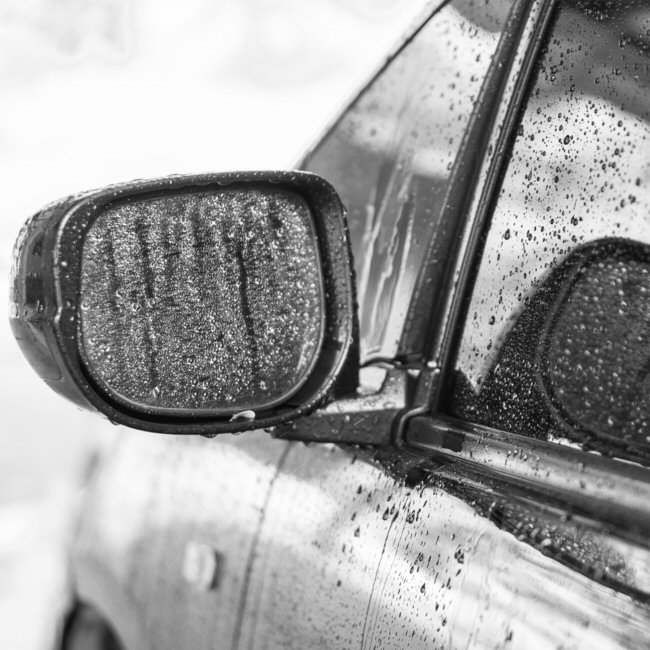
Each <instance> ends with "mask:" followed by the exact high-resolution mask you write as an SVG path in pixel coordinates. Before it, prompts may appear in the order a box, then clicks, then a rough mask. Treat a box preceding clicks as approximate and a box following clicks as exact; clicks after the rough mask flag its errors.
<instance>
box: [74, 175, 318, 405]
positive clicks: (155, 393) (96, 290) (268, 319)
mask: <svg viewBox="0 0 650 650" xmlns="http://www.w3.org/2000/svg"><path fill="white" fill-rule="evenodd" d="M323 329H324V292H323V281H322V277H321V265H320V258H319V253H318V244H317V240H316V234H315V230H314V224H313V219H312V215H311V212H310V210H309V207H308V205H307V203H306V202H305V200H304V199H303V198H302V196H301V195H299V194H297V193H294V192H291V191H289V190H285V189H282V188H279V187H272V186H271V187H270V186H268V185H259V186H257V185H251V184H250V183H247V184H246V185H241V186H237V185H231V186H228V187H223V188H217V189H209V190H207V189H206V190H203V189H201V190H200V191H197V190H187V191H183V192H182V193H175V194H166V195H158V196H156V195H152V196H149V197H147V198H144V199H139V200H137V201H133V200H132V201H129V202H125V203H122V204H117V205H115V206H114V207H111V208H109V209H107V210H106V211H105V212H103V213H102V214H101V215H100V216H99V217H98V218H97V219H96V220H95V221H94V223H93V224H92V225H91V227H90V229H89V230H88V232H87V234H86V238H85V241H84V245H83V251H82V260H81V296H80V318H79V340H80V343H81V345H80V347H81V349H82V356H83V357H84V362H85V364H86V367H87V369H88V372H89V374H90V376H91V377H92V378H93V380H94V381H95V382H96V383H97V384H98V385H99V386H100V387H101V388H103V389H104V390H105V391H106V392H107V393H108V394H109V395H110V396H111V397H112V398H113V399H115V400H117V401H118V402H120V403H122V404H125V405H127V406H128V405H138V406H140V407H142V406H144V407H146V408H148V409H149V410H150V412H152V413H157V412H160V413H161V414H163V413H164V414H169V413H170V412H174V413H177V414H181V415H182V414H184V413H185V414H189V413H191V414H193V415H197V414H205V415H210V414H221V415H223V414H228V413H237V412H239V411H243V410H255V409H261V408H265V407H270V406H273V405H275V404H277V403H279V402H281V401H283V400H285V399H286V398H287V397H289V396H290V395H291V394H293V393H294V392H296V391H297V390H298V389H299V388H300V386H301V385H302V384H303V383H304V382H305V380H306V379H307V377H308V375H309V372H310V370H311V369H312V367H313V365H314V364H315V361H316V359H317V357H318V353H319V349H320V346H321V341H322V337H323Z"/></svg>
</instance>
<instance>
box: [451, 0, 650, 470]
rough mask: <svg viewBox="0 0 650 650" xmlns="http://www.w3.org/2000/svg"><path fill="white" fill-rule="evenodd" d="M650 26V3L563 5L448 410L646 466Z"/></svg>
mask: <svg viewBox="0 0 650 650" xmlns="http://www.w3.org/2000/svg"><path fill="white" fill-rule="evenodd" d="M648 15H649V14H648V8H647V4H646V2H645V1H644V0H635V1H625V2H593V1H590V0H573V1H571V2H569V1H568V0H567V1H564V2H560V6H559V9H558V13H557V15H556V19H555V22H554V24H553V26H552V28H551V30H550V35H549V37H548V41H547V43H546V45H545V47H544V49H543V51H542V53H541V55H540V60H539V62H538V66H537V71H536V73H535V74H534V76H533V81H532V84H531V88H530V90H529V95H528V99H527V102H526V105H525V108H524V110H523V114H522V116H521V120H520V124H519V127H518V132H517V135H516V139H515V141H514V144H513V147H512V152H511V155H510V159H509V161H508V164H507V169H506V171H505V175H504V178H503V182H502V188H501V192H500V195H499V197H498V200H497V202H496V205H495V207H494V213H493V215H492V218H491V224H490V225H489V228H488V231H487V233H486V236H485V241H484V249H483V251H484V252H483V254H482V258H481V260H480V262H479V264H478V268H477V271H476V277H475V284H474V287H473V289H472V293H471V296H470V298H469V303H468V306H467V312H466V314H467V315H466V322H465V325H464V328H463V332H462V335H461V339H460V342H459V347H458V350H457V356H456V361H455V373H454V383H453V386H452V388H451V394H450V396H449V400H448V402H447V403H448V408H449V409H450V410H451V412H452V413H453V414H454V415H456V416H459V417H461V418H464V419H467V420H470V421H474V422H478V423H482V424H487V425H489V426H494V427H498V428H500V429H504V430H507V431H511V432H514V433H518V434H522V435H528V436H534V437H538V438H545V439H554V440H562V439H564V440H566V439H569V440H573V441H574V442H580V443H583V444H586V445H588V446H589V445H591V446H593V447H595V448H598V449H600V450H601V451H604V452H607V453H614V454H616V455H619V456H623V457H628V458H633V459H635V460H642V461H644V462H645V461H646V460H647V458H646V455H647V457H648V458H650V444H649V441H650V437H646V436H649V435H650V431H648V421H649V416H650V403H649V401H648V396H650V299H649V298H650V102H649V97H650V93H649V90H650V28H649V27H648V25H650V23H648V22H647V17H648ZM643 16H645V17H646V20H643V19H642V18H643Z"/></svg>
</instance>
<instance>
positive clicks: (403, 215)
mask: <svg viewBox="0 0 650 650" xmlns="http://www.w3.org/2000/svg"><path fill="white" fill-rule="evenodd" d="M438 4H439V3H438ZM511 4H512V2H511V0H501V1H499V2H493V3H491V4H490V5H489V6H485V5H484V4H483V3H481V4H480V6H479V5H478V3H474V2H471V1H469V0H456V1H454V2H450V3H445V5H444V6H443V7H442V8H441V9H440V10H439V11H437V12H436V13H434V14H433V15H432V16H431V18H430V19H429V20H428V21H426V22H425V24H424V25H423V26H422V27H421V29H420V30H419V31H418V32H417V33H416V34H415V36H414V37H413V38H412V39H411V40H410V41H409V42H408V43H407V44H406V45H405V46H404V48H403V49H402V50H401V51H400V52H399V53H398V55H397V56H396V57H395V58H393V59H392V60H391V61H390V62H389V63H388V64H387V66H386V67H385V68H384V69H383V70H382V71H381V72H380V73H379V74H378V75H377V77H376V78H375V79H374V80H373V81H372V82H371V83H370V84H369V85H368V86H367V88H366V89H365V90H364V91H363V92H362V93H361V94H360V95H359V97H358V98H357V99H356V100H355V101H354V102H353V103H352V105H351V106H350V107H349V108H348V109H347V110H346V111H345V112H344V113H343V115H342V117H341V118H340V119H339V120H338V122H336V123H335V125H334V126H333V128H332V129H331V131H330V132H329V133H328V134H326V136H325V137H324V139H323V140H322V141H321V142H320V143H319V144H318V146H317V147H316V148H315V149H314V150H313V152H312V153H311V154H309V155H308V156H307V158H306V160H305V161H304V163H303V167H304V168H305V169H308V170H310V171H314V172H316V173H319V174H321V175H323V176H324V177H325V178H327V179H328V180H330V181H331V182H332V184H333V185H334V186H335V187H336V188H337V190H338V192H339V194H340V195H341V198H342V200H343V202H344V204H345V205H346V207H347V210H348V221H349V225H350V236H351V240H352V249H353V254H354V259H355V266H356V276H357V292H358V301H359V317H360V330H361V332H360V334H361V336H360V338H361V360H362V362H364V361H368V360H371V359H373V358H387V359H393V358H395V357H399V356H406V355H417V353H418V352H421V350H411V349H409V350H403V349H400V338H401V335H402V331H403V329H404V325H405V322H406V320H407V316H408V309H409V305H410V304H411V298H412V296H413V293H414V289H415V282H416V277H417V274H418V271H419V269H420V266H421V265H422V262H423V258H424V254H425V251H427V249H428V247H429V246H433V247H434V248H435V249H436V252H437V254H438V255H439V263H438V269H439V273H440V275H442V272H443V270H444V263H445V255H446V254H447V252H448V250H449V248H450V246H449V241H448V240H449V238H450V237H451V236H452V231H453V229H452V228H445V225H444V224H441V223H440V219H441V214H442V208H443V204H444V197H445V190H446V188H447V185H448V183H449V180H450V175H451V170H452V166H453V164H454V160H455V157H456V154H457V153H458V150H459V148H460V144H461V140H462V137H463V134H464V131H465V128H466V127H467V124H468V121H469V118H470V115H471V113H472V110H473V108H474V102H475V100H476V97H477V95H478V93H479V90H480V88H481V84H482V82H483V80H484V77H485V75H486V72H487V69H488V66H489V64H490V60H491V57H492V56H493V54H494V51H495V48H496V45H497V42H498V40H499V37H500V35H501V30H502V27H503V24H504V22H505V20H506V18H507V16H508V13H509V9H510V6H511ZM428 281H429V282H434V283H435V282H441V277H431V278H428Z"/></svg>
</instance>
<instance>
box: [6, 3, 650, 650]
mask: <svg viewBox="0 0 650 650" xmlns="http://www.w3.org/2000/svg"><path fill="white" fill-rule="evenodd" d="M433 5H434V6H432V7H431V9H430V11H429V12H428V13H427V15H426V16H424V17H423V19H422V21H421V24H419V25H417V26H416V27H415V29H414V30H413V32H412V33H409V34H407V35H405V37H404V39H403V41H402V42H401V43H400V45H399V47H398V48H397V50H396V51H395V52H394V53H393V54H392V55H391V56H390V57H389V58H388V60H387V62H386V64H385V65H384V66H383V67H382V68H381V69H380V70H379V71H378V72H377V74H376V75H375V76H374V77H373V78H372V79H371V80H370V82H369V83H368V85H367V86H366V87H365V88H364V89H363V90H362V91H361V92H360V94H359V95H358V97H356V99H354V101H353V102H352V103H351V104H350V105H349V106H347V107H345V109H344V110H343V111H342V113H341V115H340V117H339V118H338V119H337V120H336V121H335V122H334V123H333V124H332V125H331V127H330V128H329V129H328V130H327V131H326V133H325V134H324V135H323V137H322V138H321V139H320V140H319V141H318V142H317V144H316V145H315V146H314V147H313V148H312V149H311V150H310V151H309V152H308V153H307V154H306V155H305V156H304V158H303V159H302V160H301V161H300V162H299V164H298V165H297V166H296V168H297V170H300V171H297V170H296V171H289V172H260V173H256V174H251V173H232V174H214V175H203V176H191V177H171V178H167V179H158V180H155V181H147V182H142V181H138V182H133V183H131V184H128V185H119V186H114V187H110V188H105V189H103V190H98V191H94V192H88V193H85V194H80V195H76V196H73V197H68V198H67V199H65V200H63V201H60V202H58V203H55V204H52V205H50V206H48V207H47V208H45V209H44V210H43V211H42V212H41V213H39V214H38V215H36V216H35V217H34V218H33V219H32V220H30V221H29V222H28V224H27V225H26V226H25V228H24V230H23V232H22V234H21V236H20V238H19V241H18V244H17V248H16V269H15V272H14V277H13V284H12V301H13V302H12V304H13V307H12V309H13V311H12V315H13V319H12V326H13V328H14V332H15V333H16V336H17V338H18V340H19V342H20V344H21V346H22V347H23V350H24V352H25V354H26V356H27V357H28V359H29V360H30V362H31V363H32V365H33V366H34V367H35V369H36V370H37V371H38V372H39V373H40V374H41V376H42V377H43V378H44V379H45V380H46V381H47V382H48V383H49V384H50V385H51V386H52V387H53V388H54V389H55V390H57V391H59V392H61V393H62V394H64V395H66V396H67V397H69V398H70V399H72V400H73V401H75V402H76V403H77V404H79V405H82V406H84V407H86V408H91V409H94V410H96V411H99V412H100V413H103V414H104V415H106V416H107V417H108V418H109V419H110V420H111V421H113V422H116V423H120V424H125V425H127V426H129V427H132V428H135V429H142V430H144V431H148V432H159V433H166V434H173V435H151V434H137V433H132V432H127V433H124V435H123V436H122V437H121V438H120V442H119V444H118V445H116V446H115V448H113V449H112V451H111V452H110V453H108V454H106V455H105V456H104V457H103V458H102V460H101V462H100V464H99V465H98V467H97V469H96V470H95V472H94V474H93V476H92V479H91V482H90V484H89V486H88V490H87V495H86V498H85V501H84V505H83V508H82V511H81V513H80V518H79V522H78V529H77V534H76V538H75V541H74V544H73V545H72V548H71V549H70V573H71V585H72V593H71V600H70V603H71V604H70V611H69V614H68V617H67V619H66V621H65V623H64V625H63V626H62V635H61V643H62V647H63V648H64V649H68V650H71V649H77V648H82V647H83V648H98V649H99V648H102V649H107V648H125V649H128V650H131V649H138V648H155V649H156V650H161V649H162V648H170V649H171V648H190V647H191V648H197V649H198V648H352V647H354V648H356V647H358V648H363V649H366V648H368V649H370V648H378V649H379V648H434V647H436V648H437V647H440V648H443V647H444V648H447V647H450V648H466V647H472V648H474V647H489V648H506V647H513V648H533V647H534V648H541V647H552V648H574V647H585V648H592V647H598V648H602V647H632V648H639V647H644V646H645V645H646V644H647V638H648V632H649V630H650V610H648V604H647V603H648V600H649V599H650V586H649V585H648V584H646V580H647V579H649V578H650V574H649V567H650V563H649V560H650V557H649V555H648V550H649V546H648V533H650V470H648V465H649V464H650V431H649V430H648V419H649V417H650V403H649V399H650V398H649V395H650V393H649V388H650V374H649V373H650V355H649V354H648V349H649V348H648V343H649V339H650V300H648V296H650V102H649V101H648V99H649V93H648V89H649V87H650V22H648V16H649V15H650V14H649V13H648V9H647V6H646V4H645V3H644V2H642V1H641V0H634V1H633V0H629V1H628V0H625V1H620V2H613V1H609V0H601V1H598V2H589V1H587V0H559V1H557V2H553V1H551V0H539V1H537V0H533V1H530V0H529V1H523V0H510V1H508V0H502V1H494V2H489V1H488V2H483V1H480V2H478V1H473V0H455V1H452V2H438V3H433ZM323 179H326V180H323ZM339 197H340V198H339ZM344 206H345V208H344ZM255 429H256V430H257V431H255V432H253V430H255ZM244 431H250V433H245V434H243V435H241V436H235V435H229V434H232V433H239V432H244ZM192 434H194V435H192ZM217 434H218V435H217ZM222 434H223V435H222ZM269 434H270V435H269ZM303 443H307V444H303Z"/></svg>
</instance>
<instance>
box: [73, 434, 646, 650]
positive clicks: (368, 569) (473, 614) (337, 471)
mask: <svg viewBox="0 0 650 650" xmlns="http://www.w3.org/2000/svg"><path fill="white" fill-rule="evenodd" d="M127 477H128V484H129V485H130V488H131V490H130V493H129V494H128V495H126V494H123V493H119V492H118V491H116V490H115V489H113V488H114V486H115V485H118V484H120V482H122V481H125V480H127ZM88 506H89V507H88V508H87V510H86V517H85V521H84V523H83V526H82V528H81V531H80V533H81V535H80V537H79V538H78V540H79V541H78V544H77V549H76V550H77V555H76V557H77V563H78V564H77V570H78V571H79V575H80V576H81V578H80V588H81V590H82V593H86V594H87V595H92V594H93V593H95V591H94V590H96V587H95V586H93V584H92V581H93V576H95V577H96V576H101V575H103V573H106V574H108V575H111V576H113V581H112V582H111V583H110V590H108V589H107V584H108V583H107V582H104V583H98V584H101V585H102V588H103V589H104V593H103V596H102V598H103V600H104V602H106V603H119V602H121V603H128V607H124V608H123V610H122V611H120V612H119V615H118V618H117V620H119V621H120V623H121V625H122V626H123V629H125V630H135V629H136V628H137V626H139V629H140V632H141V633H144V632H146V636H147V638H148V639H149V642H150V644H151V647H153V648H157V649H160V650H163V649H164V648H170V649H171V648H178V647H186V646H187V647H189V646H191V647H192V648H195V649H196V650H202V649H213V648H215V649H216V648H236V649H237V650H241V649H252V648H269V649H271V648H278V649H279V648H284V649H287V648H295V649H296V650H297V649H301V650H302V649H303V648H318V647H322V648H349V647H352V648H367V649H370V648H376V649H377V650H387V649H393V650H397V649H401V648H405V647H408V648H423V649H424V648H465V647H476V648H542V649H545V648H549V649H550V648H553V649H557V648H558V647H567V648H578V647H581V648H582V647H584V648H589V647H594V648H595V647H598V648H619V647H630V648H638V647H643V645H644V644H645V639H646V635H647V629H648V626H649V625H650V613H649V611H648V608H647V607H646V606H645V605H642V604H639V603H638V602H635V601H634V600H633V599H631V598H629V597H628V596H624V595H622V594H620V593H617V592H616V591H613V590H611V589H609V588H607V587H604V586H603V585H600V584H598V583H597V582H594V581H593V580H590V579H588V578H586V577H584V576H582V575H580V574H579V573H577V572H575V571H573V570H571V569H569V568H567V567H565V566H562V565H561V564H560V563H558V562H556V561H555V560H553V559H551V558H548V557H545V556H544V555H543V554H542V553H541V552H539V551H537V550H535V549H534V548H532V547H531V546H529V545H528V544H525V543H523V542H520V541H518V540H517V538H516V537H515V536H514V535H512V534H510V533H508V532H505V531H502V530H499V528H497V526H496V525H495V524H494V523H493V522H492V521H490V520H489V519H487V518H485V517H482V516H480V515H479V514H477V513H476V512H475V511H474V509H473V508H472V507H471V506H470V505H468V504H466V503H463V501H461V500H459V499H457V498H456V497H454V496H451V495H450V494H449V493H448V492H446V491H445V490H442V489H440V488H437V487H425V486H419V487H417V488H408V487H405V486H402V485H400V484H398V483H396V482H395V481H394V480H393V479H391V478H390V477H389V476H387V475H386V474H385V472H383V471H382V470H380V469H376V468H373V467H372V466H370V465H367V464H365V463H363V462H361V461H356V462H355V460H354V458H353V457H352V456H350V455H349V454H347V453H345V452H343V451H341V450H339V449H337V448H335V447H328V446H323V445H319V446H314V447H305V446H304V445H303V444H301V443H290V444H288V443H286V442H281V441H277V440H271V439H269V438H268V437H265V436H264V435H263V434H261V433H260V434H259V435H258V434H249V435H246V436H242V437H239V438H229V437H228V436H225V437H221V438H217V439H215V440H212V441H207V440H203V439H185V440H183V439H178V438H176V439H174V438H168V437H163V436H157V437H156V436H138V435H135V436H130V437H124V438H123V439H122V441H121V445H120V448H119V449H118V450H116V453H115V454H114V455H113V456H112V457H111V458H110V459H109V460H108V461H107V462H106V464H105V465H104V467H103V469H102V471H101V473H100V475H99V476H98V483H97V485H96V490H95V492H94V495H93V497H92V498H91V501H90V502H89V503H88ZM233 512H237V517H234V516H233ZM188 540H196V541H199V540H200V541H201V543H204V544H206V545H209V546H213V547H215V548H216V547H218V548H219V549H220V551H221V552H222V553H223V558H224V562H223V573H222V578H221V580H222V582H221V583H220V585H221V586H220V588H219V589H218V590H216V591H210V592H204V593H197V591H196V590H195V589H194V587H192V586H191V585H188V584H186V583H184V582H182V581H181V580H180V577H179V571H180V567H181V566H182V563H183V556H184V549H185V547H186V544H187V542H188ZM86 561H88V564H84V562H86ZM173 567H177V569H176V570H175V571H174V570H171V568H173ZM109 591H110V594H109V593H108V592H109ZM109 595H110V597H109ZM135 635H136V633H135V632H133V637H132V638H134V639H135V638H136V636H135ZM128 641H129V639H128V638H125V642H127V646H128V647H134V648H138V647H140V646H138V645H137V644H135V643H132V644H131V645H128Z"/></svg>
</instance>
